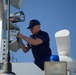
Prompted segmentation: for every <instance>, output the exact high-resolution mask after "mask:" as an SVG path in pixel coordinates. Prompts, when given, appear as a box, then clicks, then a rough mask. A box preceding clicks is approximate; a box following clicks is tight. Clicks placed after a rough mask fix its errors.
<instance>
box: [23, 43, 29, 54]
mask: <svg viewBox="0 0 76 75" xmlns="http://www.w3.org/2000/svg"><path fill="white" fill-rule="evenodd" d="M22 50H23V52H24V53H26V52H28V51H29V50H30V48H29V47H28V46H27V45H24V44H22Z"/></svg>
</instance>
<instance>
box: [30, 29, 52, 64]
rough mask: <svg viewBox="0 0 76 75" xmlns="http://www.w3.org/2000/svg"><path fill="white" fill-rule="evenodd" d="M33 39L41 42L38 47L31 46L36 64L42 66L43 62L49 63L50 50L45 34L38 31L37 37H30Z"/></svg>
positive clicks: (48, 40) (46, 34) (47, 36)
mask: <svg viewBox="0 0 76 75" xmlns="http://www.w3.org/2000/svg"><path fill="white" fill-rule="evenodd" d="M30 37H31V38H33V39H36V38H40V39H42V40H43V43H42V44H39V45H36V46H35V45H31V49H32V53H33V56H34V58H35V63H36V64H41V63H42V64H44V61H49V60H50V56H51V54H52V53H51V49H50V47H49V46H50V43H49V42H50V39H49V35H48V33H47V32H44V31H41V30H40V31H39V32H38V34H37V35H31V36H30Z"/></svg>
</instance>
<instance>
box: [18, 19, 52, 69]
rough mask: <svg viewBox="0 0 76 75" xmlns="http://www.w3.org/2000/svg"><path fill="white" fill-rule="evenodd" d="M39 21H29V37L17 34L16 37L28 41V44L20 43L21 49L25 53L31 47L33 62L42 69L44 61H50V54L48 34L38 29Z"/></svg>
mask: <svg viewBox="0 0 76 75" xmlns="http://www.w3.org/2000/svg"><path fill="white" fill-rule="evenodd" d="M40 25H41V24H40V22H39V21H38V20H36V19H33V20H31V21H30V23H29V27H28V28H27V29H30V31H31V33H32V35H31V36H30V38H28V37H26V36H24V35H22V34H20V33H19V34H18V38H21V39H23V40H25V41H26V42H28V45H24V44H23V45H22V50H23V51H24V52H25V53H26V52H27V51H29V50H30V48H31V49H32V53H33V56H34V58H35V61H34V63H35V64H36V65H37V66H38V67H39V68H40V69H42V70H44V62H45V61H50V56H51V55H52V53H51V49H50V48H49V42H50V39H49V35H48V34H47V32H44V31H42V30H41V29H40Z"/></svg>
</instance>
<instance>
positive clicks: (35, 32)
mask: <svg viewBox="0 0 76 75" xmlns="http://www.w3.org/2000/svg"><path fill="white" fill-rule="evenodd" d="M39 30H40V25H36V26H34V27H33V28H31V29H30V31H31V33H32V34H37V33H38V31H39Z"/></svg>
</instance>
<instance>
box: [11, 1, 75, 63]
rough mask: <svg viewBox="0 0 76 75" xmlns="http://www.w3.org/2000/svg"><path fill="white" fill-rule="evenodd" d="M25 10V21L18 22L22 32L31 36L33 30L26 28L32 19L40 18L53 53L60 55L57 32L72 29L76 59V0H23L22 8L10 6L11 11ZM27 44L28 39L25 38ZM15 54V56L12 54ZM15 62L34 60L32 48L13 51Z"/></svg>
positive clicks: (72, 49)
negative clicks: (56, 38) (24, 50)
mask: <svg viewBox="0 0 76 75" xmlns="http://www.w3.org/2000/svg"><path fill="white" fill-rule="evenodd" d="M18 11H23V12H24V14H25V21H24V22H20V23H17V26H19V27H20V33H22V34H23V35H25V36H27V37H29V36H30V35H31V32H30V31H29V30H28V29H26V28H27V27H28V25H29V21H30V20H31V19H38V20H39V21H40V23H41V30H44V31H46V32H47V33H48V34H49V37H50V48H51V50H52V54H53V55H58V50H57V45H56V40H55V33H56V32H57V31H59V30H62V29H67V30H69V31H70V50H71V58H72V59H74V60H76V54H75V53H76V40H75V39H76V34H75V32H76V0H22V5H21V8H20V9H19V10H18V9H16V8H14V7H13V6H11V7H10V13H15V12H18ZM23 43H24V44H26V41H24V40H23ZM12 54H13V56H12ZM12 57H13V58H14V60H13V62H16V60H15V58H16V59H17V60H18V62H33V61H34V58H33V55H32V52H31V50H30V51H29V52H27V53H24V52H23V51H22V49H19V50H18V51H17V52H12V51H11V58H12Z"/></svg>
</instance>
